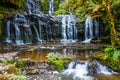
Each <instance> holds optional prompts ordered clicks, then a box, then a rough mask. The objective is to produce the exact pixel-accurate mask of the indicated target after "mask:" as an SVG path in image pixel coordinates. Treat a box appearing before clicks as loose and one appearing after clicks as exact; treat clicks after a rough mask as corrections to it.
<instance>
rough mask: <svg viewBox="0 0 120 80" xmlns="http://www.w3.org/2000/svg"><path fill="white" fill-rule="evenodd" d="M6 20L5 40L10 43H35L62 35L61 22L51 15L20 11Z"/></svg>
mask: <svg viewBox="0 0 120 80" xmlns="http://www.w3.org/2000/svg"><path fill="white" fill-rule="evenodd" d="M4 22H5V23H6V27H4V29H3V30H4V35H7V36H6V40H5V41H6V42H8V43H9V42H10V43H16V44H21V43H35V42H41V41H42V40H56V39H58V38H59V37H60V32H61V31H60V29H59V28H60V27H59V22H57V21H56V20H54V18H53V17H51V16H49V15H44V14H39V15H35V14H26V13H18V14H15V15H14V18H13V19H6V20H4Z"/></svg>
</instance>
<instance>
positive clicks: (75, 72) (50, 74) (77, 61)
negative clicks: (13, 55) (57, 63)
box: [18, 42, 120, 80]
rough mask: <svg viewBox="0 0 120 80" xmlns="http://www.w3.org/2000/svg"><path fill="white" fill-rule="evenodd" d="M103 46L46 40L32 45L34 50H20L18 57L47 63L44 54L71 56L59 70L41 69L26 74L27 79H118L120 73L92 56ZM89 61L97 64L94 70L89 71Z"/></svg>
mask: <svg viewBox="0 0 120 80" xmlns="http://www.w3.org/2000/svg"><path fill="white" fill-rule="evenodd" d="M103 47H104V46H103V45H102V44H88V43H87V44H83V43H80V42H76V43H54V42H46V43H42V44H41V45H34V47H33V48H35V50H34V51H30V50H22V51H20V52H19V54H18V57H19V58H21V59H30V60H31V61H34V62H36V63H37V62H39V63H40V62H41V63H47V62H48V60H47V58H46V56H47V54H48V53H54V54H61V55H66V56H69V57H71V58H73V61H72V62H70V64H68V66H67V67H66V69H65V70H62V71H61V72H58V71H56V70H55V69H53V70H52V69H50V70H49V69H44V70H43V69H41V71H40V73H39V74H37V75H28V80H119V79H120V74H118V73H117V72H114V71H113V70H111V69H110V68H108V67H106V66H104V65H102V64H101V63H100V62H99V61H97V60H95V59H94V58H93V56H92V53H94V52H97V51H100V50H101V49H102V48H103ZM90 61H92V63H93V64H94V63H95V65H94V66H96V65H97V67H94V68H95V70H96V71H91V70H92V69H93V68H91V67H90V66H89V65H90ZM90 68H91V69H90ZM42 71H43V72H42Z"/></svg>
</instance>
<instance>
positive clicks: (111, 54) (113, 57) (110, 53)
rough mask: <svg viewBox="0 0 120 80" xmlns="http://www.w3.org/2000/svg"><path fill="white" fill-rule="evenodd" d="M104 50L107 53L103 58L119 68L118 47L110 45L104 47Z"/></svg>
mask: <svg viewBox="0 0 120 80" xmlns="http://www.w3.org/2000/svg"><path fill="white" fill-rule="evenodd" d="M104 52H105V53H106V54H105V55H104V57H103V60H106V61H108V65H109V66H110V67H111V68H112V69H114V70H116V69H119V66H120V65H119V57H120V50H119V49H117V47H116V48H115V47H113V46H108V47H106V48H105V49H104Z"/></svg>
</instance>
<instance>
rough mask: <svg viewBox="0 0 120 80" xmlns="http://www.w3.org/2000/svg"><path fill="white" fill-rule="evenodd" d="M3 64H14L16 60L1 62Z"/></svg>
mask: <svg viewBox="0 0 120 80" xmlns="http://www.w3.org/2000/svg"><path fill="white" fill-rule="evenodd" d="M1 62H2V63H3V64H14V62H15V59H11V60H2V61H1Z"/></svg>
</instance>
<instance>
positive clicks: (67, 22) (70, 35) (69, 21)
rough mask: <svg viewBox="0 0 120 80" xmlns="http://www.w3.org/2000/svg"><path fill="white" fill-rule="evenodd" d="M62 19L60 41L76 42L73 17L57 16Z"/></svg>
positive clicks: (75, 20)
mask: <svg viewBox="0 0 120 80" xmlns="http://www.w3.org/2000/svg"><path fill="white" fill-rule="evenodd" d="M59 17H61V18H62V20H61V22H62V25H61V26H62V40H61V41H76V40H77V27H76V23H77V19H76V18H75V16H74V15H72V14H70V15H59Z"/></svg>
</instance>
